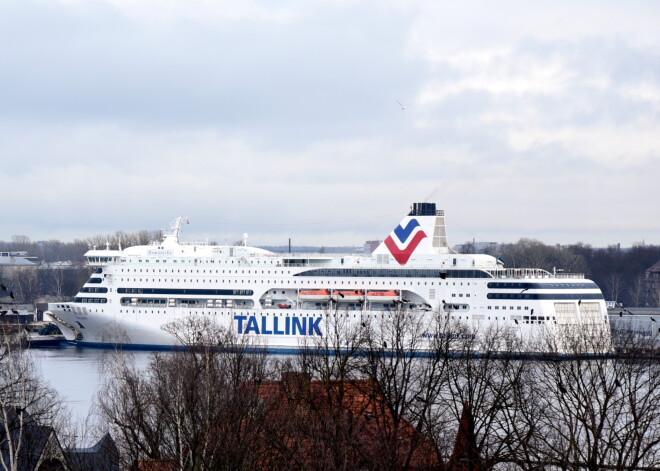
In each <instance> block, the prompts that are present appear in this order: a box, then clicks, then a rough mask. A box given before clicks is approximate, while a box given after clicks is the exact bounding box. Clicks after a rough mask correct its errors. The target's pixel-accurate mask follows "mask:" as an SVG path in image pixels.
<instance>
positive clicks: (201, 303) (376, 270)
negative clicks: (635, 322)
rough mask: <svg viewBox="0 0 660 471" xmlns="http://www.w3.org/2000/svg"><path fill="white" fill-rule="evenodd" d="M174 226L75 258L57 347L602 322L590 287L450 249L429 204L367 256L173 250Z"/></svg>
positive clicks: (279, 345)
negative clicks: (351, 329)
mask: <svg viewBox="0 0 660 471" xmlns="http://www.w3.org/2000/svg"><path fill="white" fill-rule="evenodd" d="M181 223H182V219H181V218H178V219H177V220H176V221H175V223H174V224H173V226H172V230H171V232H170V233H168V234H166V235H165V236H164V237H163V240H162V241H159V242H157V243H154V244H152V245H146V246H135V247H129V248H126V249H123V250H110V249H108V248H106V249H103V250H98V249H92V250H90V251H88V252H87V253H86V254H85V257H86V259H87V262H88V263H89V265H90V266H91V267H94V268H95V270H94V273H93V274H92V275H91V277H90V278H89V280H88V281H87V282H86V283H85V285H84V286H83V287H82V288H81V290H80V292H79V293H78V295H77V296H76V297H75V299H74V300H73V301H71V302H67V303H51V304H49V306H48V311H47V314H49V315H50V317H51V318H52V319H53V320H54V321H55V322H56V323H57V324H58V326H59V327H60V328H61V330H62V331H63V333H64V334H65V336H66V337H67V339H68V340H71V341H76V342H77V343H79V344H82V345H114V344H116V343H122V344H124V345H130V346H134V347H146V348H152V347H176V346H177V345H178V340H177V338H176V336H174V335H172V333H169V332H168V331H167V329H165V330H164V329H163V326H165V325H167V324H169V323H172V322H174V321H177V320H181V319H185V318H189V317H191V316H192V317H196V316H197V317H199V316H202V317H207V318H210V319H213V321H214V322H216V323H218V324H219V325H221V326H224V327H226V328H228V329H231V330H232V331H233V332H235V334H236V335H238V336H249V337H253V339H254V343H255V344H256V345H257V346H260V347H264V348H267V349H269V350H271V351H279V352H296V351H299V350H300V348H302V347H303V346H304V345H309V344H310V340H311V341H313V340H314V339H318V338H322V337H323V336H324V335H325V334H326V326H327V324H328V322H329V321H330V319H331V318H332V316H338V315H339V316H344V317H345V318H347V319H349V321H350V322H354V323H355V325H356V326H357V325H364V320H365V318H368V319H374V320H376V321H377V322H388V316H390V315H391V314H392V313H396V312H401V310H405V311H406V312H409V313H411V315H416V316H422V317H423V318H428V319H429V320H430V319H432V318H433V316H434V315H435V316H438V317H444V318H445V319H447V320H449V321H456V322H459V323H464V324H465V325H468V326H472V327H475V328H481V329H482V330H483V329H484V328H487V327H490V326H498V327H500V328H502V329H504V330H508V331H510V332H511V333H512V334H514V335H516V336H519V337H521V338H524V337H532V336H535V335H538V334H541V333H547V332H550V333H553V332H557V331H560V330H562V329H563V330H565V331H568V330H569V329H568V328H569V327H570V328H573V327H576V328H584V327H586V326H590V327H593V326H596V327H602V328H603V329H606V328H608V325H609V324H608V319H607V310H606V307H605V302H604V300H603V295H602V293H601V291H600V289H599V288H598V286H597V285H596V284H595V283H593V282H592V281H589V280H586V279H584V278H583V277H582V276H580V275H572V276H568V275H561V276H558V275H556V274H552V273H549V272H547V271H545V270H541V269H533V268H530V269H522V268H517V269H511V268H505V267H504V266H503V264H502V262H501V261H499V260H498V259H496V258H495V257H492V256H490V255H485V254H459V253H456V252H455V251H453V250H452V249H451V248H450V247H449V244H448V242H447V233H446V227H445V218H444V212H443V211H442V210H436V207H435V204H433V203H416V204H414V205H413V207H412V209H411V211H410V213H409V214H408V215H407V216H406V217H405V218H404V219H403V220H402V221H401V223H400V224H399V225H398V226H397V227H396V228H395V229H394V230H393V231H392V232H391V233H390V234H389V235H388V236H387V238H386V239H385V240H384V241H383V242H382V243H381V244H380V246H378V247H377V248H376V250H375V251H374V252H373V253H372V254H368V255H364V254H363V255H343V256H342V255H327V254H316V255H290V254H277V253H273V252H270V251H267V250H264V249H260V248H256V247H250V246H248V244H247V237H246V238H245V240H244V243H243V244H242V245H236V246H214V245H200V244H184V243H182V242H181V241H180V240H179V235H180V229H181ZM370 322H371V321H370ZM429 336H430V334H429Z"/></svg>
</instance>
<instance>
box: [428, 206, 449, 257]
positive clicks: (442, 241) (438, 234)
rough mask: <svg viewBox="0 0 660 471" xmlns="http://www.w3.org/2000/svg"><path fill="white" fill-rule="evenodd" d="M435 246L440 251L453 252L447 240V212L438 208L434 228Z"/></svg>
mask: <svg viewBox="0 0 660 471" xmlns="http://www.w3.org/2000/svg"><path fill="white" fill-rule="evenodd" d="M433 248H435V249H438V251H439V252H440V253H453V250H451V249H450V248H449V242H448V241H447V227H446V226H445V212H444V210H442V209H438V210H437V211H436V212H435V227H434V228H433Z"/></svg>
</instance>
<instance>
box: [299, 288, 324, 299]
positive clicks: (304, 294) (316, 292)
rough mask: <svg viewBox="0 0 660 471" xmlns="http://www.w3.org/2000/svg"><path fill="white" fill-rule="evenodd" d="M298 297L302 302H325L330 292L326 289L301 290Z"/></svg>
mask: <svg viewBox="0 0 660 471" xmlns="http://www.w3.org/2000/svg"><path fill="white" fill-rule="evenodd" d="M298 297H299V298H300V299H302V300H304V301H327V300H328V299H330V290H327V289H301V290H300V292H299V293H298Z"/></svg>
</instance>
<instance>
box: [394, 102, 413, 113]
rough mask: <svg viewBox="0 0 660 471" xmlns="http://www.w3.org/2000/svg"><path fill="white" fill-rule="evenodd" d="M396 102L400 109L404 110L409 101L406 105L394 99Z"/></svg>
mask: <svg viewBox="0 0 660 471" xmlns="http://www.w3.org/2000/svg"><path fill="white" fill-rule="evenodd" d="M396 102H397V103H398V104H399V106H400V107H401V111H406V108H407V107H409V106H410V103H408V104H407V105H404V104H403V103H401V102H400V101H399V100H396Z"/></svg>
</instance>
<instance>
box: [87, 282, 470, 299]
mask: <svg viewBox="0 0 660 471" xmlns="http://www.w3.org/2000/svg"><path fill="white" fill-rule="evenodd" d="M99 280H101V279H100V278H99ZM119 280H120V281H143V279H142V278H120V279H119ZM149 280H151V281H158V282H159V283H160V282H165V283H167V280H168V278H144V281H149ZM195 281H197V282H199V281H201V282H202V283H206V282H207V281H208V282H209V283H213V282H214V281H215V283H219V282H222V283H225V282H227V281H228V282H231V281H232V280H231V279H229V280H226V279H219V278H215V279H209V280H206V279H204V278H201V279H199V278H197V279H193V278H190V279H186V278H183V282H184V283H185V282H189V283H194V282H195ZM233 281H234V282H235V283H254V284H257V283H261V284H264V283H271V282H272V283H284V282H285V280H236V279H234V280H233ZM299 281H300V284H301V285H310V286H311V285H315V286H316V285H319V284H320V285H321V286H323V285H325V280H321V281H317V280H311V281H302V280H293V281H292V280H286V284H288V285H290V284H294V285H295V284H298V282H299ZM100 282H101V281H91V280H90V281H88V283H100ZM170 282H174V278H170ZM176 282H177V283H180V282H181V278H177V279H176ZM329 283H333V284H335V285H350V284H354V285H369V286H371V285H372V284H373V285H378V284H379V283H380V284H381V285H383V286H399V282H398V281H396V282H394V283H393V282H391V281H381V282H378V281H373V282H372V281H366V282H365V281H344V280H341V281H336V280H335V281H329ZM452 284H453V285H454V286H456V282H453V283H452ZM401 285H403V286H415V282H414V281H411V282H407V281H403V282H401ZM460 285H461V286H463V282H460ZM466 285H468V286H469V285H470V282H467V283H466ZM416 286H422V282H421V281H418V282H417V285H416ZM423 286H436V284H435V282H434V281H431V282H426V281H425V282H424V284H423ZM437 286H443V284H442V282H438V284H437ZM444 286H449V282H445V284H444ZM452 296H455V295H452ZM465 296H466V297H468V298H469V297H470V295H469V294H466V295H465ZM460 297H463V295H462V294H461V295H460Z"/></svg>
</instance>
